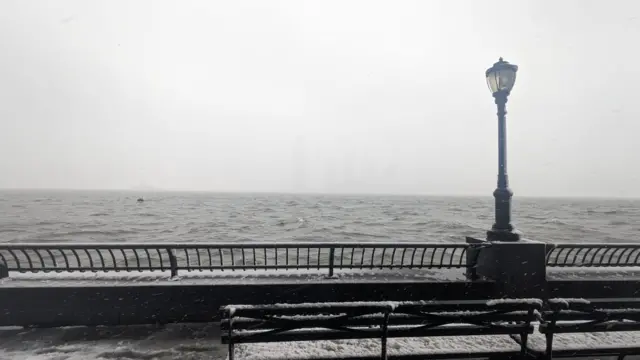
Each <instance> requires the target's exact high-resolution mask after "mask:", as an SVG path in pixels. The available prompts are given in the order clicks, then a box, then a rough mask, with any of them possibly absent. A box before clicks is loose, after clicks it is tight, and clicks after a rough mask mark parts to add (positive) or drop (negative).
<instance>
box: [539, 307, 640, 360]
mask: <svg viewBox="0 0 640 360" xmlns="http://www.w3.org/2000/svg"><path fill="white" fill-rule="evenodd" d="M538 329H539V332H540V333H542V334H543V335H544V337H545V340H546V344H545V346H544V348H543V349H533V348H531V347H530V350H531V351H533V352H538V353H539V354H540V355H541V356H542V357H543V358H545V359H549V360H550V359H552V358H553V357H561V358H566V357H583V356H589V357H591V356H607V355H608V356H612V355H616V356H618V359H619V360H621V359H622V358H624V357H625V356H627V355H640V332H637V333H633V332H634V331H640V299H590V300H585V299H549V300H548V301H547V307H546V308H545V310H544V311H543V312H542V320H541V323H540V325H539V327H538ZM625 332H626V333H625ZM592 333H600V334H599V335H596V334H592ZM606 333H611V334H610V335H612V336H609V338H607V337H606V336H604V334H606ZM562 334H567V335H562ZM563 336H564V338H562V337H563ZM558 340H562V343H559V344H558ZM607 340H611V341H610V342H613V344H607V342H608V341H607ZM532 343H533V344H535V341H533V342H532ZM530 345H532V344H531V342H530Z"/></svg>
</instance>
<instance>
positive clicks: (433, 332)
mask: <svg viewBox="0 0 640 360" xmlns="http://www.w3.org/2000/svg"><path fill="white" fill-rule="evenodd" d="M533 329H534V328H533V325H505V326H500V327H483V326H475V325H463V326H441V327H435V328H421V327H390V328H389V329H388V334H387V337H389V338H397V337H430V336H433V337H437V336H460V335H468V336H478V335H512V334H521V333H523V332H525V333H528V334H531V333H533ZM381 336H382V329H380V328H361V329H355V330H351V331H350V330H332V329H313V330H295V331H285V332H280V333H275V334H274V333H270V332H266V331H245V332H236V333H233V334H232V335H231V338H229V336H228V334H222V335H221V337H222V342H223V344H228V343H229V340H233V342H234V343H255V342H265V341H278V342H285V341H313V340H347V339H370V338H374V337H381Z"/></svg>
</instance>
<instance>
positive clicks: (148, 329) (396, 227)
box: [0, 191, 640, 360]
mask: <svg viewBox="0 0 640 360" xmlns="http://www.w3.org/2000/svg"><path fill="white" fill-rule="evenodd" d="M140 196H144V198H145V202H143V203H137V202H136V199H137V198H138V197H140ZM513 219H514V224H515V225H516V227H517V228H518V229H519V230H520V231H521V232H522V233H523V235H524V236H525V237H526V238H530V239H534V240H542V241H549V242H610V243H613V242H635V241H638V240H639V238H638V236H637V234H638V233H639V230H640V200H595V199H530V198H520V197H517V196H516V197H515V198H514V204H513ZM492 223H493V199H492V197H491V195H490V194H489V195H488V196H486V197H419V196H337V195H332V196H329V195H281V194H212V193H169V192H158V193H152V192H146V193H142V192H117V191H102V192H99V191H4V192H0V242H112V241H129V242H191V241H211V242H238V241H356V242H357V241H425V242H445V241H454V242H462V241H464V237H465V236H478V237H482V236H484V234H485V231H486V230H487V229H489V228H490V227H491V225H492ZM217 338H218V330H217V328H216V327H215V326H213V325H174V326H169V327H163V328H155V327H153V326H145V327H108V328H82V327H79V328H63V329H28V330H25V329H0V360H2V359H30V360H79V359H83V360H84V359H87V360H90V359H158V360H165V359H224V358H225V350H226V349H225V347H224V346H223V345H221V344H219V343H217Z"/></svg>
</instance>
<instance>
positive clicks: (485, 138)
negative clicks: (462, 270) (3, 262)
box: [0, 0, 640, 197]
mask: <svg viewBox="0 0 640 360" xmlns="http://www.w3.org/2000/svg"><path fill="white" fill-rule="evenodd" d="M639 16H640V2H637V1H635V0H629V1H623V0H618V1H608V2H605V1H600V0H591V1H589V0H574V1H569V0H564V1H557V0H553V1H552V0H545V1H542V0H531V1H524V0H522V1H507V0H504V1H488V0H483V1H478V0H467V1H454V0H441V1H397V0H394V1H391V0H390V1H372V0H362V1H348V0H346V1H345V0H336V1H331V0H323V1H301V0H291V1H263V0H256V1H232V0H228V1H212V0H205V1H187V0H180V1H177V0H176V1H161V0H153V1H151V0H148V1H142V0H140V1H130V0H126V1H124V0H123V1H116V0H108V1H107V0H104V1H90V0H78V1H61V0H56V1H45V0H41V1H35V0H34V1H25V0H2V1H0V49H2V51H1V53H0V169H1V171H0V188H79V189H128V188H131V187H135V186H139V185H141V184H144V185H147V186H153V187H156V188H161V189H174V190H178V189H179V190H211V191H278V192H281V191H283V192H365V193H418V194H459V195H468V194H480V195H482V194H486V195H490V194H491V192H492V191H493V189H494V188H495V181H496V174H497V120H496V115H495V112H496V110H495V104H494V103H493V99H492V98H491V94H490V93H489V91H488V89H487V86H486V83H485V79H484V71H485V70H486V69H487V68H488V67H490V66H491V65H492V64H493V63H494V62H495V61H497V59H498V57H500V56H503V57H504V58H505V59H506V60H508V61H510V62H512V63H515V64H517V65H518V66H519V67H520V70H519V72H518V79H517V81H516V85H515V88H514V90H513V92H512V94H511V97H510V99H509V103H508V104H507V106H508V108H507V110H508V115H507V123H508V126H507V127H508V139H509V146H508V147H509V155H508V158H509V175H510V181H511V187H512V188H513V190H514V192H515V193H516V195H528V196H541V195H543V196H635V197H637V196H640V168H639V167H638V164H639V162H638V160H639V158H640V142H638V141H637V138H638V136H640V116H639V115H640V67H639V66H640V65H638V64H640V51H638V46H637V41H638V39H639V38H640V18H639Z"/></svg>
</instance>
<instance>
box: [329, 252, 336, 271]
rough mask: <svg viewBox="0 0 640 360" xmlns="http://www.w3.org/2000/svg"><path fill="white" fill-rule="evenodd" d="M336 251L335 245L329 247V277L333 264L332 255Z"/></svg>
mask: <svg viewBox="0 0 640 360" xmlns="http://www.w3.org/2000/svg"><path fill="white" fill-rule="evenodd" d="M335 253H336V248H335V246H331V247H330V248H329V277H333V264H334V261H335V260H334V255H335Z"/></svg>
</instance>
